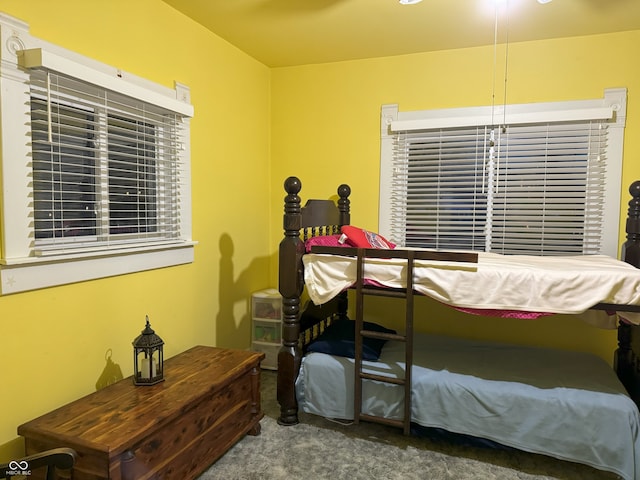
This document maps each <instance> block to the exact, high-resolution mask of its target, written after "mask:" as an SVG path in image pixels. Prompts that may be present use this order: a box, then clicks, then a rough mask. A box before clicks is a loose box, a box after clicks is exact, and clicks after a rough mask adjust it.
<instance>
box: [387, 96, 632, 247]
mask: <svg viewBox="0 0 640 480" xmlns="http://www.w3.org/2000/svg"><path fill="white" fill-rule="evenodd" d="M618 93H620V92H618ZM623 93H624V94H625V95H624V98H623V101H624V99H626V92H623ZM617 100H618V101H620V97H618V98H617ZM390 107H394V108H395V110H391V112H392V113H391V115H389V110H388V108H389V107H387V110H386V111H385V108H383V119H382V165H381V172H382V175H381V205H380V210H381V219H380V231H381V232H382V233H383V234H385V235H387V236H388V237H389V238H390V239H391V240H392V241H394V242H396V243H398V244H400V245H403V246H407V247H420V248H434V249H443V250H480V251H493V252H497V253H505V254H530V255H567V254H592V253H603V252H606V253H609V254H613V255H615V250H614V251H613V252H612V251H611V247H610V246H611V244H612V243H616V244H617V225H618V224H617V220H618V217H619V191H620V173H619V171H620V165H619V164H620V163H621V142H622V136H621V135H618V134H617V132H615V131H614V133H613V135H612V134H611V125H612V124H613V125H616V123H617V120H620V119H616V118H615V117H616V114H615V112H614V110H613V109H609V112H610V114H609V116H610V117H612V118H595V119H592V120H589V119H584V118H578V119H577V120H572V121H566V120H565V118H566V115H562V118H563V120H561V121H557V120H555V118H559V117H560V116H559V115H558V108H557V105H554V108H553V109H551V110H552V113H551V114H550V115H547V116H548V117H549V118H551V121H546V122H541V121H539V119H540V117H541V116H542V117H543V116H544V115H541V114H540V112H536V114H535V115H534V116H533V117H535V121H531V122H524V123H511V124H506V125H504V126H499V127H495V126H492V125H482V124H481V123H482V122H478V121H476V120H477V118H480V117H476V119H474V118H471V117H463V116H460V115H459V112H455V113H456V115H455V117H454V118H456V119H457V120H456V121H455V122H451V121H450V120H451V119H450V118H449V119H447V118H445V116H444V115H442V111H438V113H437V114H436V115H434V116H432V117H431V118H429V119H428V120H427V121H424V120H421V119H420V118H417V116H416V115H415V113H414V114H413V117H411V118H408V119H405V120H402V121H395V120H396V119H397V106H390ZM616 108H618V107H616ZM542 110H544V109H542ZM585 111H586V110H585V109H583V110H582V112H583V113H584V112H585ZM590 111H591V112H595V113H596V115H597V116H598V117H603V116H606V115H604V114H603V112H606V110H603V109H601V108H600V109H593V108H592V109H591V110H590ZM484 113H486V110H485V111H484ZM484 113H483V116H482V118H486V115H484ZM584 116H585V115H583V114H580V115H577V117H584ZM586 116H588V115H586ZM452 118H453V117H452ZM463 118H464V120H463V121H461V120H462V119H463ZM519 118H525V119H526V112H525V116H523V115H519ZM438 123H441V124H444V125H447V126H445V127H443V128H437V127H435V125H437V124H438ZM464 123H467V125H464ZM425 127H428V128H425ZM614 130H615V128H614ZM618 143H619V145H618V146H617V148H611V147H612V144H618ZM613 146H614V147H615V145H613ZM611 185H613V187H614V188H613V189H612V188H611ZM616 186H617V192H618V193H617V195H615V192H616V188H615V187H616ZM611 191H613V192H614V195H615V198H613V199H612V198H608V197H609V196H611ZM612 205H613V207H612ZM612 211H613V212H614V215H615V225H616V229H615V230H612V227H611V225H612V223H613V219H612V218H607V217H611V216H612V215H611V212H612ZM612 234H613V235H615V236H616V238H615V242H611V241H610V239H608V238H607V237H610V236H611V235H612ZM605 240H608V241H605Z"/></svg>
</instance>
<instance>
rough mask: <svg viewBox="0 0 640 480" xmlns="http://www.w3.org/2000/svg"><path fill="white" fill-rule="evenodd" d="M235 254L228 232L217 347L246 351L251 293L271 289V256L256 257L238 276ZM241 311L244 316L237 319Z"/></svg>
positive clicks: (223, 254)
mask: <svg viewBox="0 0 640 480" xmlns="http://www.w3.org/2000/svg"><path fill="white" fill-rule="evenodd" d="M233 255H234V245H233V239H232V238H231V236H230V235H229V234H226V233H225V234H223V235H222V236H221V237H220V265H219V267H220V268H219V272H220V278H219V282H218V285H219V291H218V298H219V303H220V309H219V310H218V314H217V315H216V339H217V341H216V344H217V346H218V347H225V348H240V349H246V348H248V347H249V346H250V344H251V294H252V293H254V292H256V291H258V290H263V289H265V288H269V287H271V286H270V285H267V282H268V278H269V275H268V272H269V257H257V258H254V259H253V260H252V261H251V263H250V264H249V266H248V267H247V268H246V269H245V270H243V271H242V272H240V273H239V274H237V275H236V273H235V269H234V263H233ZM238 302H242V303H243V304H244V305H243V308H241V309H237V308H236V305H237V303H238ZM240 310H241V311H242V312H244V313H242V314H241V315H240V316H239V318H236V317H238V313H237V311H240Z"/></svg>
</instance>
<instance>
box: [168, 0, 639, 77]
mask: <svg viewBox="0 0 640 480" xmlns="http://www.w3.org/2000/svg"><path fill="white" fill-rule="evenodd" d="M164 2H165V3H167V4H169V5H171V6H172V7H174V8H176V9H177V10H179V11H180V12H182V13H184V14H185V15H187V16H188V17H191V18H192V19H194V20H195V21H197V22H198V23H200V24H202V25H203V26H205V27H206V28H207V29H209V30H211V31H212V32H214V33H216V34H217V35H219V36H220V37H222V38H224V39H226V40H227V41H228V42H230V43H231V44H233V45H235V46H236V47H238V48H239V49H241V50H242V51H244V52H246V53H247V54H249V55H251V56H252V57H254V58H255V59H257V60H259V61H260V62H262V63H264V64H265V65H267V66H270V67H282V66H292V65H305V64H313V63H324V62H335V61H342V60H354V59H361V58H372V57H383V56H390V55H402V54H409V53H417V52H427V51H435V50H446V49H452V48H464V47H474V46H481V45H491V44H493V42H494V38H495V26H496V18H497V20H498V21H497V25H498V39H499V41H500V42H504V41H505V40H506V39H508V41H509V42H519V41H528V40H540V39H548V38H557V37H570V36H578V35H592V34H599V33H610V32H617V31H625V30H640V0H553V1H552V2H551V3H548V4H546V5H541V4H539V3H538V2H537V0H424V1H422V2H421V3H418V4H415V5H400V4H399V3H398V0H164ZM496 3H499V4H501V6H499V7H497V8H498V10H497V12H498V14H497V15H496ZM505 5H506V6H505ZM639 47H640V46H639ZM639 50H640V48H639ZM639 53H640V52H639Z"/></svg>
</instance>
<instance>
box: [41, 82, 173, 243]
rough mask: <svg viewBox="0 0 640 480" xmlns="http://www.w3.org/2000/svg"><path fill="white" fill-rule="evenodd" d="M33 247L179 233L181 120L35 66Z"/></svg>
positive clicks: (160, 238)
mask: <svg viewBox="0 0 640 480" xmlns="http://www.w3.org/2000/svg"><path fill="white" fill-rule="evenodd" d="M30 75H31V82H30V85H31V136H32V152H33V191H34V216H35V245H36V249H35V252H36V254H37V255H47V254H53V253H55V254H60V253H62V252H64V251H70V252H76V251H78V250H79V249H83V250H86V249H105V248H117V247H121V246H123V245H127V246H130V245H132V244H136V243H140V242H144V243H145V244H149V242H151V243H163V242H172V241H175V240H176V239H178V238H179V215H178V209H177V206H178V205H179V202H180V193H181V192H180V189H179V188H178V185H179V184H178V179H179V176H180V172H179V170H180V168H181V164H180V161H179V156H178V148H179V135H178V133H179V129H180V125H181V116H180V115H179V114H177V113H174V112H171V111H168V110H164V109H162V108H160V107H156V106H153V105H150V104H147V103H144V102H141V101H137V100H134V99H132V98H130V97H126V96H124V95H121V94H118V93H115V92H112V91H109V90H106V89H103V88H99V87H96V86H93V85H90V84H88V83H85V82H83V81H80V80H77V79H72V78H68V77H65V76H63V75H59V74H57V73H53V72H48V71H41V70H33V71H32V72H31V74H30Z"/></svg>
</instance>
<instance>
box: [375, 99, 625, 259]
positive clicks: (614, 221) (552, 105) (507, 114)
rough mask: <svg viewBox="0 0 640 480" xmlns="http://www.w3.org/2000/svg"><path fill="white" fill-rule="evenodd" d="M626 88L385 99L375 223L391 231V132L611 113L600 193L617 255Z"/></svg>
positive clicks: (608, 239) (605, 244)
mask: <svg viewBox="0 0 640 480" xmlns="http://www.w3.org/2000/svg"><path fill="white" fill-rule="evenodd" d="M626 99H627V89H626V88H608V89H605V92H604V98H601V99H593V100H576V101H567V102H549V103H530V104H513V105H506V106H495V107H491V106H483V107H468V108H451V109H441V110H414V111H405V112H401V111H399V108H398V105H397V104H389V105H383V106H382V109H381V118H380V134H381V142H380V203H379V217H378V229H379V231H380V233H381V234H382V235H384V236H386V237H387V238H392V235H391V219H392V215H393V212H392V210H391V208H390V204H389V202H388V199H389V198H391V195H392V191H391V188H392V179H393V176H394V167H393V138H394V132H395V131H400V130H423V129H430V128H449V127H456V126H475V125H491V124H503V123H504V124H509V123H537V122H540V121H567V120H581V119H586V118H592V119H594V118H601V119H602V118H610V119H611V123H610V124H609V147H608V150H607V159H608V160H607V172H606V176H607V181H606V186H607V189H606V191H605V198H604V224H603V232H604V233H605V235H604V236H603V239H602V253H603V254H606V255H609V256H612V257H616V258H617V257H618V256H619V252H618V243H619V240H618V232H619V226H620V197H621V188H622V185H621V183H622V181H621V179H622V154H623V136H624V127H625V124H626V103H627V100H626Z"/></svg>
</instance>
